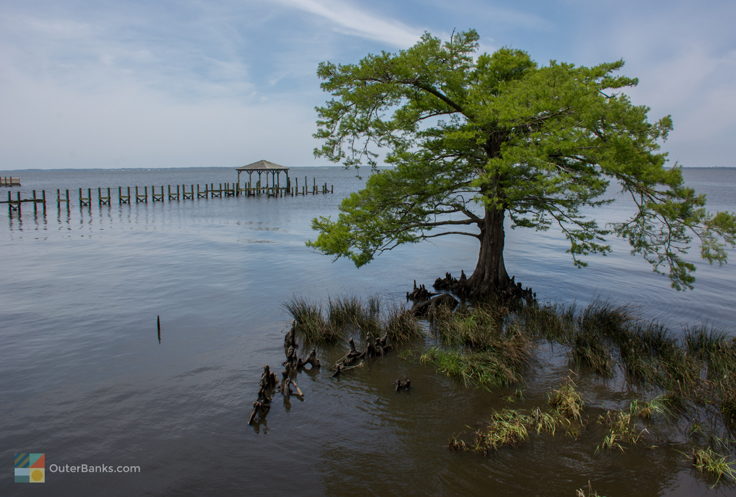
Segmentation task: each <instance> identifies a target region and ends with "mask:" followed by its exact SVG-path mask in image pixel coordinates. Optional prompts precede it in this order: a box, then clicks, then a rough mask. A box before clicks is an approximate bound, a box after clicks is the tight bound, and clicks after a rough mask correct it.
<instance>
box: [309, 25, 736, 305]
mask: <svg viewBox="0 0 736 497" xmlns="http://www.w3.org/2000/svg"><path fill="white" fill-rule="evenodd" d="M477 50H478V35H477V33H476V32H475V31H468V32H464V33H459V34H455V35H453V36H452V38H451V39H450V40H449V41H447V42H442V41H441V40H439V39H438V38H436V37H433V36H431V35H429V34H425V35H424V36H422V38H421V39H420V40H419V42H418V43H417V44H416V45H414V46H413V47H411V48H409V49H407V50H402V51H399V52H398V53H386V52H382V53H380V54H377V55H368V56H367V57H365V58H364V59H362V60H361V61H359V62H358V63H357V64H348V65H336V64H333V63H330V62H324V63H322V64H320V65H319V70H318V75H319V77H320V78H321V79H322V85H321V86H322V89H323V90H324V91H326V92H328V93H329V94H330V95H331V99H330V100H328V101H327V103H326V104H325V105H324V106H322V107H319V108H318V109H317V112H318V114H319V120H318V132H317V133H316V135H315V136H316V137H317V138H319V139H321V140H322V142H323V143H322V146H321V148H318V149H317V150H315V154H316V155H317V156H322V157H326V158H328V159H329V160H331V161H334V162H341V163H343V164H344V165H345V166H356V165H361V164H367V165H370V166H372V167H373V168H374V170H375V172H374V174H372V175H371V176H370V178H369V179H368V181H367V184H366V186H365V188H364V189H362V190H360V191H358V192H356V193H353V194H351V195H350V196H349V197H347V198H346V199H345V200H344V201H343V202H342V204H341V206H340V214H339V216H338V218H337V219H336V220H334V219H331V218H325V217H321V218H319V219H315V220H314V221H313V228H314V229H315V230H317V231H318V232H319V234H318V236H317V238H316V239H315V240H313V241H311V242H309V245H311V246H313V247H316V248H317V249H319V250H320V251H322V252H324V253H326V254H331V255H334V256H337V257H349V258H350V259H352V260H353V261H354V262H355V264H356V265H358V266H360V265H362V264H365V263H367V262H369V261H370V260H371V259H372V258H373V257H374V256H376V255H377V254H380V253H381V252H383V251H386V250H390V249H392V248H394V247H396V246H398V245H401V244H404V243H408V242H418V241H420V240H423V239H426V238H432V237H437V236H447V235H458V236H472V237H475V238H478V239H479V241H480V252H479V257H478V261H477V264H476V267H475V270H474V272H473V274H472V276H471V277H470V278H469V279H468V285H469V286H470V288H471V290H472V293H473V294H475V295H477V296H483V295H486V294H488V293H490V292H493V291H498V290H499V289H502V288H504V287H505V286H506V285H508V284H509V276H508V274H507V272H506V268H505V265H504V260H503V251H504V238H505V236H504V223H505V222H506V223H507V224H508V225H510V226H511V227H524V228H532V229H536V230H546V229H548V228H549V227H550V226H552V225H557V226H559V228H560V229H561V231H562V233H563V234H564V236H565V237H566V238H567V240H568V241H569V248H568V252H569V253H570V254H571V256H572V260H573V262H574V263H575V264H576V265H578V266H583V265H585V262H584V261H583V260H582V259H581V257H582V256H585V255H588V254H594V253H599V254H605V253H607V252H609V251H610V249H611V248H610V245H609V244H608V243H607V239H608V237H609V236H610V235H614V234H615V235H618V236H621V237H623V238H625V239H627V240H628V242H629V243H630V245H631V247H632V251H633V252H635V253H637V254H640V255H642V256H643V257H644V258H645V259H646V260H647V261H648V262H650V263H651V264H652V266H653V268H654V270H655V271H658V272H662V273H665V274H668V275H669V277H670V279H671V281H672V285H673V286H674V287H675V288H677V289H683V288H688V287H691V286H692V283H693V281H694V278H693V274H692V273H693V271H694V269H695V267H694V265H693V264H692V263H691V262H688V261H687V260H686V259H685V258H684V256H685V254H686V252H687V251H688V249H689V248H690V246H691V245H692V243H693V238H694V237H695V238H697V239H698V241H699V244H700V247H701V256H702V257H703V258H704V259H705V260H707V261H709V262H711V263H713V262H719V263H722V262H725V261H726V248H727V246H728V245H730V246H733V245H734V235H735V233H736V217H734V215H733V214H731V213H724V212H719V213H709V212H708V211H707V210H706V208H705V197H704V196H703V195H698V194H696V192H695V191H693V190H692V189H691V188H688V187H686V186H685V185H684V183H683V178H682V174H681V171H680V169H679V168H678V167H674V168H669V169H668V168H665V163H666V154H664V153H661V152H660V151H659V144H660V142H662V141H663V140H664V139H666V137H667V134H668V132H669V131H670V130H671V129H672V121H671V119H670V117H669V116H666V117H663V118H662V119H659V120H658V121H654V122H650V121H649V120H648V118H647V113H648V110H649V109H648V108H647V107H644V106H637V105H634V104H632V102H631V101H630V99H629V97H628V96H627V95H626V94H625V93H624V92H622V91H621V89H622V88H625V87H630V86H634V85H636V84H637V80H636V79H634V78H629V77H625V76H621V75H619V74H617V71H618V70H619V69H620V68H621V67H622V66H623V61H620V60H619V61H616V62H610V63H604V64H600V65H597V66H592V67H584V66H575V65H573V64H567V63H559V62H555V61H551V62H550V63H549V65H547V66H539V65H538V64H537V63H535V62H534V61H533V60H532V59H531V58H530V57H529V55H528V54H527V53H525V52H523V51H520V50H513V49H509V48H503V49H500V50H498V51H496V52H494V53H493V54H490V55H489V54H485V53H483V54H480V55H477ZM378 154H385V159H384V160H385V162H386V163H388V164H391V165H393V166H394V167H393V168H391V169H385V170H384V169H381V170H377V169H376V166H377V163H378V159H379V155H378ZM612 182H613V183H617V184H618V185H619V186H620V188H621V189H622V191H623V192H625V193H626V194H627V195H628V196H630V198H631V199H632V200H633V204H634V206H635V207H634V210H633V214H632V216H631V217H630V218H629V219H628V220H627V221H625V222H621V223H617V224H612V225H609V224H606V223H603V224H601V223H600V222H599V221H597V220H596V219H595V218H594V217H593V216H591V211H592V212H595V210H594V209H593V210H591V209H590V208H592V207H598V206H601V205H603V204H606V203H607V202H611V201H612V200H611V198H609V196H607V195H606V193H607V191H609V185H610V184H611V183H612Z"/></svg>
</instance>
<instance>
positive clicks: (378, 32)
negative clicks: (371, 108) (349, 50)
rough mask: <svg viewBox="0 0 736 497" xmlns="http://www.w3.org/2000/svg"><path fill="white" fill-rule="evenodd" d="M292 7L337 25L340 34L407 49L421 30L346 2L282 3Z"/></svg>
mask: <svg viewBox="0 0 736 497" xmlns="http://www.w3.org/2000/svg"><path fill="white" fill-rule="evenodd" d="M279 1H280V2H281V3H283V4H286V5H288V6H290V7H294V8H296V9H300V10H303V11H305V12H309V13H310V14H313V15H316V16H319V17H321V18H324V19H326V20H328V21H330V22H331V23H333V24H334V25H335V29H336V30H337V31H338V32H341V33H345V34H351V35H356V36H361V37H364V38H368V39H371V40H378V41H383V42H386V43H389V44H391V45H394V46H396V47H399V48H408V47H410V46H412V45H413V44H414V43H416V42H417V40H418V39H419V37H420V36H421V34H422V30H421V29H416V28H413V27H410V26H407V25H406V24H404V23H401V22H399V21H394V20H388V19H384V18H382V17H378V16H376V15H374V14H371V13H370V12H368V11H366V10H364V9H362V8H360V7H357V6H356V5H354V4H352V3H348V2H346V1H334V0H279Z"/></svg>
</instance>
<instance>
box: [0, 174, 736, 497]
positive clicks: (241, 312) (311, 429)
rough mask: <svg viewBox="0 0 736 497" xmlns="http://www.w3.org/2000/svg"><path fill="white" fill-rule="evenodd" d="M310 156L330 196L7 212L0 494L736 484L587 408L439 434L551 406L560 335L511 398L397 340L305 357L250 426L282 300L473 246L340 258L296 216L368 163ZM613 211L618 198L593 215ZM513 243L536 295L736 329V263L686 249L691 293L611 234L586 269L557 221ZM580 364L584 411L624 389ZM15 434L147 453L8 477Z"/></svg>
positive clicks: (76, 446)
mask: <svg viewBox="0 0 736 497" xmlns="http://www.w3.org/2000/svg"><path fill="white" fill-rule="evenodd" d="M304 173H305V174H308V175H309V176H310V178H311V177H312V176H317V178H318V180H319V181H327V182H330V183H334V184H335V191H336V193H335V195H333V196H315V197H297V198H284V199H265V198H264V199H243V198H239V199H211V200H207V201H199V202H189V203H186V202H182V203H179V204H176V203H173V204H168V203H167V204H152V205H147V206H146V205H139V206H136V205H134V206H116V205H114V206H112V207H110V208H103V209H100V208H98V207H97V206H95V207H93V208H92V209H91V210H81V211H80V210H79V209H76V208H75V209H73V210H72V212H71V214H70V215H69V216H68V217H67V216H66V214H65V213H64V214H62V215H57V213H56V207H55V205H53V206H52V208H51V209H50V210H49V212H48V213H47V217H46V218H42V217H38V218H34V217H33V216H32V214H31V215H26V213H24V216H23V219H22V220H21V221H18V220H12V221H11V220H10V219H8V217H7V212H0V253H2V254H3V260H4V269H3V272H2V275H3V276H2V280H3V284H2V285H0V337H1V338H2V347H0V399H2V402H1V403H0V419H2V422H0V428H1V429H0V441H1V443H0V451H1V452H2V453H1V454H0V459H2V460H5V461H7V464H6V467H5V469H2V468H0V494H2V495H30V494H31V493H32V494H34V495H42V494H43V495H55V496H58V495H75V496H76V495H100V494H101V493H104V494H105V495H121V496H123V495H125V496H127V495H249V496H261V495H263V496H266V495H269V496H270V495H287V494H299V495H303V496H310V495H314V496H318V495H331V496H358V495H360V496H363V495H381V496H384V495H499V496H505V495H509V496H511V495H513V496H518V495H554V496H557V495H559V496H566V495H569V496H573V495H575V489H577V488H581V487H584V486H586V485H587V482H588V481H589V480H590V482H591V484H592V486H593V488H594V489H595V490H597V491H598V493H599V494H601V495H606V496H608V497H611V496H620V495H627V496H654V495H672V496H693V495H736V489H735V488H734V487H729V486H724V487H717V488H716V489H711V488H710V484H711V483H712V481H710V480H707V479H703V478H701V477H700V476H698V475H697V474H695V473H694V471H692V470H691V469H690V468H689V465H688V461H687V458H686V457H685V456H683V454H682V453H681V452H680V451H686V450H687V449H685V448H684V447H683V446H681V445H679V444H676V443H675V444H672V445H666V446H661V447H658V448H656V449H652V448H649V447H648V446H647V445H646V444H643V445H642V446H639V447H636V448H631V449H628V450H627V451H626V452H624V453H623V454H621V453H618V452H599V453H595V446H596V445H597V444H598V443H599V441H600V436H601V432H600V430H599V431H596V428H595V427H591V428H590V429H589V430H587V431H585V432H584V433H583V434H582V436H581V437H580V438H579V439H578V440H573V439H571V438H568V437H565V436H564V435H561V434H560V435H557V436H556V437H554V438H552V437H549V436H545V435H542V436H532V437H531V440H530V441H529V443H526V444H523V445H521V446H519V447H516V448H513V449H504V450H500V451H498V453H496V454H493V455H491V456H489V457H480V456H477V455H473V454H458V453H452V452H450V451H448V450H447V442H448V440H449V439H450V437H452V436H453V435H458V434H463V433H468V432H469V431H472V430H473V429H474V428H475V427H476V426H478V424H479V423H482V421H483V420H485V419H487V417H488V414H489V413H490V411H491V410H492V409H495V408H501V407H506V406H511V407H515V408H526V407H531V406H536V405H540V404H543V403H544V401H545V399H546V397H545V396H546V392H547V391H548V390H549V389H550V388H551V387H554V386H556V385H558V384H559V382H560V381H561V380H562V379H563V378H565V377H566V376H567V372H568V364H567V361H566V359H565V357H564V351H561V350H558V349H554V350H552V349H550V350H543V351H542V353H541V354H540V355H539V359H538V360H537V361H536V362H535V365H534V367H533V369H532V371H531V373H530V378H531V379H530V382H529V384H528V385H527V386H526V387H525V390H524V396H523V399H517V400H514V402H513V403H511V404H509V400H508V399H507V397H509V396H513V394H514V391H513V390H514V389H511V390H499V391H493V392H490V393H489V392H486V391H484V390H480V389H475V388H466V387H464V386H463V385H462V384H460V383H458V382H456V381H454V380H452V379H449V378H445V377H442V376H439V375H437V374H435V373H434V370H433V369H432V368H431V367H430V366H423V365H420V364H419V363H418V361H417V356H418V354H417V353H416V352H415V353H412V352H411V351H403V352H398V353H392V354H391V355H389V356H387V357H386V358H384V359H382V360H380V361H377V362H375V363H372V364H370V365H368V366H367V367H365V368H362V369H358V370H354V371H351V372H350V374H346V375H345V376H344V377H343V378H340V379H339V380H336V379H332V378H330V373H329V371H327V370H325V369H323V370H322V371H321V372H319V373H317V374H315V375H312V376H310V375H307V374H301V375H300V376H299V385H300V387H301V388H302V390H303V391H304V394H305V398H304V401H299V400H297V399H291V405H290V406H286V405H284V404H283V402H282V401H281V399H280V398H279V397H276V398H275V401H274V406H273V408H272V409H271V412H270V413H269V415H268V426H267V427H265V426H264V427H262V429H261V430H260V431H259V432H255V431H254V430H253V429H251V428H250V427H248V426H247V417H248V414H249V412H250V404H251V403H252V402H253V400H255V396H256V392H257V389H258V386H257V381H258V377H259V375H260V371H261V368H262V367H263V365H264V364H271V365H272V366H276V365H277V364H279V363H280V362H281V361H282V360H283V347H282V343H283V333H284V332H285V331H286V330H287V329H288V325H289V316H288V314H287V312H286V311H285V309H284V308H283V306H282V304H283V303H284V302H285V301H287V300H288V299H290V298H291V297H292V296H295V295H298V296H306V297H308V298H311V299H313V300H314V301H320V300H324V299H327V298H328V297H329V296H335V295H344V294H354V295H360V296H368V295H379V296H380V297H381V298H382V299H383V301H384V302H385V303H387V304H389V303H393V302H401V301H402V300H403V298H404V292H405V291H406V290H408V289H409V288H410V286H411V281H412V280H413V279H417V280H418V281H419V282H425V283H431V281H432V280H433V279H434V278H435V277H436V276H438V275H442V274H444V272H445V271H452V272H455V273H457V272H459V270H460V269H461V268H465V269H466V270H468V269H470V268H471V267H472V265H473V264H474V262H475V255H476V250H477V249H476V247H475V246H474V245H473V243H472V241H467V240H464V239H463V240H442V241H438V242H436V243H427V244H421V245H414V246H411V247H406V248H402V249H400V250H398V251H395V252H393V253H390V254H387V255H386V256H384V257H381V258H380V259H378V260H376V261H375V262H374V263H372V264H370V265H368V266H366V267H365V268H361V269H355V268H354V267H352V266H351V265H350V264H349V263H347V262H344V261H338V262H336V263H332V261H331V260H330V258H329V257H325V256H321V255H319V254H316V253H314V252H313V251H311V250H310V249H308V248H306V247H305V246H304V240H305V239H307V238H309V237H310V236H312V234H311V233H310V230H309V219H311V218H312V217H315V216H318V215H328V214H332V213H334V212H335V209H336V206H337V203H338V202H339V199H340V198H341V196H343V195H344V194H346V193H347V192H349V191H351V190H354V189H355V188H357V187H358V186H359V184H360V180H358V179H356V178H354V175H353V173H351V172H347V173H346V172H344V171H342V170H339V169H320V168H314V169H308V170H304ZM300 174H301V173H300ZM7 175H10V174H7ZM301 175H303V174H301ZM13 176H21V177H22V179H23V180H24V187H23V189H32V188H43V187H46V188H51V186H53V187H54V188H56V187H57V186H58V187H61V188H64V187H66V186H69V187H70V188H73V187H78V186H90V187H95V186H98V185H100V186H107V185H110V186H116V185H117V184H123V185H127V184H130V185H135V184H136V183H137V184H141V185H143V184H149V185H150V184H167V182H171V183H187V184H190V183H196V182H201V183H202V184H204V183H205V182H208V183H209V182H220V181H232V179H233V178H232V177H231V176H232V174H231V171H229V170H226V169H197V170H183V169H182V170H161V171H155V170H154V171H117V172H96V173H95V172H78V171H77V172H74V171H65V172H55V173H51V172H37V171H35V172H21V173H18V174H15V173H14V174H13ZM688 176H689V177H691V179H692V181H693V183H694V185H695V186H696V188H698V189H700V190H702V191H705V192H706V193H709V194H710V195H711V196H712V197H713V200H714V204H715V206H717V207H719V208H730V209H736V196H734V195H733V191H734V188H735V187H736V170H707V171H694V170H690V171H688ZM621 209H623V207H618V206H617V205H616V204H614V205H613V206H610V210H609V211H608V212H607V213H605V214H604V216H606V218H607V219H608V218H615V217H617V216H620V215H621V212H622V211H621ZM462 238H465V237H462ZM508 243H509V245H508V247H509V251H508V266H509V269H510V270H511V271H512V272H513V273H514V274H516V275H518V278H519V279H520V280H521V281H524V282H525V283H526V284H529V285H531V286H533V287H534V288H535V290H536V291H537V293H538V295H539V297H540V298H541V299H542V300H548V301H554V302H562V303H569V302H573V301H577V302H579V303H587V302H590V301H591V300H592V299H594V298H596V297H599V298H604V299H609V300H611V301H613V302H615V303H626V304H631V305H632V306H633V307H634V309H635V311H636V312H638V313H639V314H641V315H643V316H645V317H647V318H656V319H658V320H660V321H662V322H664V323H665V324H667V326H669V327H670V328H672V329H673V331H674V332H679V330H680V329H681V328H682V327H683V326H685V325H688V324H695V323H701V322H706V323H710V324H712V325H714V326H716V327H720V328H722V329H724V331H726V332H729V333H733V332H734V331H735V330H733V326H732V322H733V317H734V314H733V307H732V305H733V295H734V293H735V292H734V290H736V286H735V285H736V272H735V271H736V270H735V269H734V265H733V263H732V264H731V265H727V266H725V267H723V268H720V269H719V268H711V267H708V266H700V267H699V269H698V273H697V276H698V278H699V281H698V286H697V288H696V290H695V291H693V292H688V293H678V292H674V291H673V290H671V289H670V288H669V284H668V282H667V280H666V279H664V278H662V277H659V276H656V275H654V274H652V273H651V272H650V270H649V268H648V267H647V266H646V265H644V264H643V263H642V262H640V261H638V260H636V259H634V258H632V257H630V256H629V255H628V254H627V250H626V248H625V247H624V246H619V245H617V246H616V247H615V248H616V249H617V251H616V252H615V254H614V255H612V256H610V257H607V258H594V259H592V260H591V267H590V268H588V269H585V270H578V269H575V268H573V267H572V265H571V264H570V263H569V260H568V259H567V256H566V255H565V254H564V247H563V246H561V245H560V242H559V240H558V239H557V238H555V233H553V232H548V233H543V234H533V233H532V234H530V233H524V232H522V231H512V232H510V234H509V242H508ZM732 257H733V253H732ZM157 315H160V316H161V323H162V341H161V343H160V344H159V343H158V341H157V339H156V334H155V323H156V316H157ZM341 352H342V351H341V350H332V351H326V352H324V353H323V355H322V358H323V359H324V360H329V359H330V358H333V359H334V358H336V357H338V356H339V355H340V353H341ZM399 376H409V377H411V379H412V384H413V386H414V388H413V389H412V391H411V392H410V393H405V392H401V393H397V392H395V391H394V388H393V382H394V380H395V379H396V378H397V377H399ZM578 382H579V384H580V386H581V388H582V390H583V393H584V396H585V398H586V400H587V401H589V404H590V406H591V415H595V413H596V412H597V411H598V410H601V412H602V409H605V408H612V407H615V403H613V402H612V400H611V399H614V400H616V399H618V400H620V402H621V405H623V402H625V399H626V398H627V396H626V395H624V394H621V393H611V392H610V391H609V389H610V388H612V387H617V385H615V382H613V384H611V385H608V384H606V383H605V382H602V381H601V380H594V379H592V378H588V377H581V378H580V379H579V380H578ZM669 438H671V439H672V440H674V441H675V442H677V440H678V439H677V436H675V435H673V436H672V437H669ZM16 452H43V453H45V454H46V459H47V468H48V467H49V465H50V464H52V463H56V464H70V465H71V464H90V465H94V464H107V465H139V466H140V467H141V472H140V473H137V474H72V473H63V474H62V473H50V472H49V471H47V474H46V483H45V484H43V486H35V485H23V484H15V483H13V481H12V466H11V463H10V461H11V460H12V459H13V455H14V453H16ZM29 487H30V488H29Z"/></svg>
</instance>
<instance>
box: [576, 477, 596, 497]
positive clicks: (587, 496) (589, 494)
mask: <svg viewBox="0 0 736 497" xmlns="http://www.w3.org/2000/svg"><path fill="white" fill-rule="evenodd" d="M575 497H603V496H602V495H600V494H598V492H596V491H595V490H593V486H592V485H591V484H590V480H588V488H587V489H585V488H578V489H577V490H575Z"/></svg>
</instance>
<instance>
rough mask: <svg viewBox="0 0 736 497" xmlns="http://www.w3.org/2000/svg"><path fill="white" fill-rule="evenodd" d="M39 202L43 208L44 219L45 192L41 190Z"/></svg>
mask: <svg viewBox="0 0 736 497" xmlns="http://www.w3.org/2000/svg"><path fill="white" fill-rule="evenodd" d="M41 202H42V204H41V205H42V207H43V216H44V217H46V190H41Z"/></svg>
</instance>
